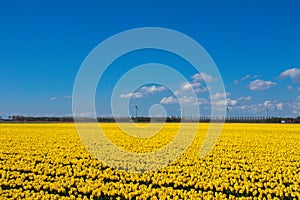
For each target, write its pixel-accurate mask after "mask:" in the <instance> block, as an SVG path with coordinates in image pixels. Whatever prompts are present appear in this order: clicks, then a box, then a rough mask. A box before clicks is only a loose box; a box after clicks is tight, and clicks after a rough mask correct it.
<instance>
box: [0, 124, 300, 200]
mask: <svg viewBox="0 0 300 200" xmlns="http://www.w3.org/2000/svg"><path fill="white" fill-rule="evenodd" d="M100 126H101V128H102V129H103V130H106V131H105V134H106V136H107V138H109V139H110V140H111V141H112V143H114V144H115V145H116V146H118V147H120V148H122V149H124V150H127V151H130V152H137V153H147V152H151V151H154V150H156V149H159V148H160V147H162V146H163V145H165V144H167V143H168V142H169V141H170V140H172V139H173V136H174V134H175V132H174V131H172V130H176V129H177V128H178V126H179V124H177V123H167V124H165V125H164V126H163V128H162V129H161V131H160V133H159V134H157V135H154V136H152V137H150V138H137V137H134V136H128V135H126V134H124V133H123V132H122V131H121V130H120V129H119V128H118V126H117V125H116V124H114V123H104V124H101V125H100ZM157 126H158V124H157ZM208 127H209V124H205V123H200V124H199V126H198V129H197V135H196V137H195V139H194V140H193V143H192V144H191V146H190V147H189V148H188V149H187V151H186V152H185V153H184V154H183V156H181V157H180V158H179V159H177V160H175V161H173V162H171V163H170V165H169V166H166V167H164V168H162V169H159V170H155V171H150V172H144V173H134V172H127V171H122V170H116V169H113V168H112V167H110V166H109V165H107V164H105V163H103V162H101V161H100V160H98V159H96V158H95V157H94V156H93V155H92V154H90V153H89V151H87V150H86V148H85V147H84V145H83V144H82V142H81V140H80V137H79V135H78V133H77V131H76V128H75V125H74V124H72V123H61V124H60V123H57V124H51V123H48V124H47V123H46V124H29V123H28V124H21V123H20V124H17V123H16V124H14V123H11V124H5V123H2V124H0V199H9V198H14V199H203V198H204V199H300V124H238V123H237V124H230V123H228V124H224V127H223V130H222V133H221V135H220V137H219V139H218V142H217V143H216V145H215V146H214V147H213V149H212V150H211V151H210V152H209V154H208V155H207V156H205V157H203V158H199V157H198V152H199V149H200V147H201V145H202V142H203V140H204V138H205V134H206V131H207V129H208ZM188 130H189V129H187V130H186V131H187V132H188ZM111 156H112V157H113V156H114V155H113V152H112V155H111ZM158 159H159V158H158Z"/></svg>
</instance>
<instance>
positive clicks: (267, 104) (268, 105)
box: [263, 101, 273, 107]
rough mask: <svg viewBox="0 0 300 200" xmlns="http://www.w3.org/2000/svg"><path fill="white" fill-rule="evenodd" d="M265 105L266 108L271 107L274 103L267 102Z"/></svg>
mask: <svg viewBox="0 0 300 200" xmlns="http://www.w3.org/2000/svg"><path fill="white" fill-rule="evenodd" d="M263 105H264V106H265V107H271V106H273V102H272V101H265V102H264V103H263Z"/></svg>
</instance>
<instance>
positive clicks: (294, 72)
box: [279, 68, 300, 82]
mask: <svg viewBox="0 0 300 200" xmlns="http://www.w3.org/2000/svg"><path fill="white" fill-rule="evenodd" d="M287 77H290V78H291V79H292V80H293V81H294V82H300V68H292V69H287V70H285V71H284V72H282V73H281V74H280V75H279V78H287Z"/></svg>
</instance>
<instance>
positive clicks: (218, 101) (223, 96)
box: [209, 92, 238, 106]
mask: <svg viewBox="0 0 300 200" xmlns="http://www.w3.org/2000/svg"><path fill="white" fill-rule="evenodd" d="M228 96H230V93H219V92H217V93H216V94H213V95H211V96H210V97H209V98H210V100H211V104H213V105H217V106H234V105H236V104H237V103H238V100H234V99H231V98H228Z"/></svg>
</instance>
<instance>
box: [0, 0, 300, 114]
mask: <svg viewBox="0 0 300 200" xmlns="http://www.w3.org/2000/svg"><path fill="white" fill-rule="evenodd" d="M299 9H300V3H299V1H296V0H295V1H291V0H290V1H184V2H183V1H163V2H162V1H149V2H146V1H145V2H140V1H63V2H61V1H43V2H38V1H6V2H2V3H1V6H0V27H1V31H0V44H1V45H0V69H1V72H0V95H1V99H0V116H2V117H7V116H9V115H33V116H41V115H43V116H44V115H46V116H63V115H71V113H72V98H71V97H72V90H73V83H74V80H75V77H76V74H77V71H78V69H79V68H80V65H81V63H82V62H83V60H84V59H85V58H86V56H87V55H88V54H89V52H90V51H91V50H92V49H93V48H94V47H95V46H97V45H98V44H99V43H100V42H101V41H103V40H105V39H107V38H108V37H110V36H112V35H115V34H117V33H119V32H122V31H125V30H128V29H132V28H139V27H148V26H151V27H164V28H169V29H174V30H176V31H179V32H182V33H184V34H186V35H188V36H190V37H191V38H193V39H194V40H196V41H197V42H199V43H200V44H201V45H202V46H203V47H204V48H205V49H206V51H207V52H208V53H209V54H210V56H211V57H212V58H213V60H214V61H215V63H216V65H217V66H218V69H219V71H220V73H221V75H222V78H223V81H224V85H225V87H226V91H227V97H226V100H225V102H224V101H223V103H226V105H228V107H229V108H230V115H243V116H244V115H251V116H252V115H265V112H266V108H268V109H269V110H270V111H269V112H270V115H276V116H300V53H299V52H300V50H299V47H300V38H299V35H300V14H299ZM147 53H149V54H147ZM146 54H147V55H146ZM128 56H129V58H127V59H126V58H124V59H123V60H122V59H121V58H120V60H118V62H119V65H118V67H117V69H111V70H110V71H108V72H107V73H106V74H105V77H103V79H104V82H103V84H102V85H101V82H100V84H99V87H98V90H97V94H96V100H97V101H96V102H97V104H96V107H97V111H98V113H97V114H98V115H103V116H105V115H110V114H111V110H110V95H111V91H112V88H113V87H114V83H115V81H116V80H117V78H118V77H120V75H121V74H120V73H121V72H122V70H120V66H123V65H126V64H127V67H130V64H134V62H133V61H134V60H137V61H136V62H137V63H138V62H141V61H143V62H148V61H153V60H155V61H157V62H159V61H160V60H159V58H161V57H163V56H165V53H162V54H159V55H158V52H155V51H150V52H140V53H139V52H136V53H135V55H132V59H130V55H128ZM135 56H136V57H139V59H135ZM166 59H167V60H168V59H169V61H168V62H169V64H171V65H172V63H173V65H176V64H178V66H177V67H178V68H179V69H180V71H181V72H182V73H183V74H184V75H185V76H186V78H187V79H188V80H189V81H190V85H187V84H186V83H184V82H180V81H178V82H175V83H174V84H177V85H178V91H177V92H182V91H184V90H188V88H189V87H190V86H192V87H193V88H194V89H198V90H199V93H198V94H197V95H198V96H197V98H198V100H199V102H200V103H199V107H200V110H201V112H202V114H203V115H208V114H209V112H208V111H209V109H208V107H209V100H210V98H212V97H209V96H208V94H207V92H206V91H205V84H203V79H205V77H206V80H210V81H214V80H215V79H214V78H215V77H211V76H210V75H209V74H202V78H199V76H197V73H195V71H193V70H192V69H191V68H190V67H188V66H187V64H185V63H184V61H180V60H178V61H176V62H175V60H176V59H175V58H174V57H172V56H169V58H166ZM122 62H123V63H122ZM135 64H136V63H135ZM116 65H117V64H116ZM112 67H113V66H112ZM127 69H128V68H127ZM197 77H198V78H197ZM170 80H172V78H170ZM200 86H201V87H200ZM200 89H203V90H200ZM221 96H222V94H218V95H216V96H215V97H214V98H220V97H221ZM119 97H120V101H121V100H122V99H126V98H130V105H135V104H138V105H139V107H140V111H139V112H140V115H147V114H148V108H150V107H151V105H153V104H160V105H162V106H164V107H165V109H166V110H167V114H168V115H179V114H180V111H179V110H178V109H179V107H178V101H183V102H185V103H186V104H187V106H188V104H193V99H191V98H190V97H189V96H188V94H187V95H185V97H184V96H183V98H185V99H181V100H180V99H176V98H174V94H172V93H171V92H170V91H169V90H168V89H167V88H164V87H163V86H160V85H151V84H148V85H145V86H141V88H139V89H137V90H136V91H126V88H125V87H124V91H123V93H122V94H119ZM223 100H224V99H223ZM220 103H222V102H220ZM187 109H188V108H187ZM129 110H130V112H132V111H133V109H132V108H129ZM131 114H132V113H131ZM154 114H157V115H159V111H157V113H154Z"/></svg>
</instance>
